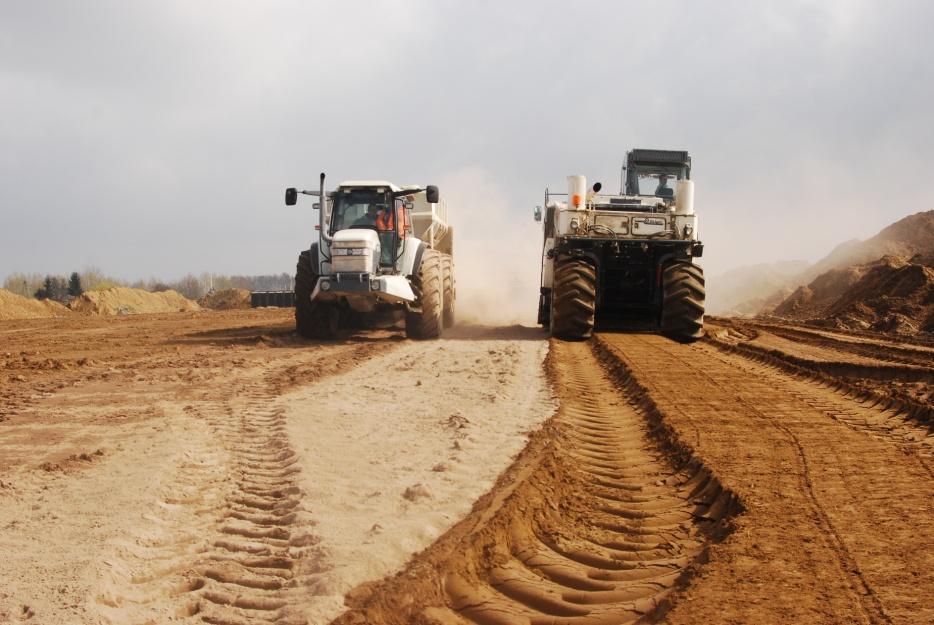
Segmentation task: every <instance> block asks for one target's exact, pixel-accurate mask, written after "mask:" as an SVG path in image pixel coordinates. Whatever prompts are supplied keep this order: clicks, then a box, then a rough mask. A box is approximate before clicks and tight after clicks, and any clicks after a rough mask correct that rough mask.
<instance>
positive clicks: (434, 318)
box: [405, 249, 444, 339]
mask: <svg viewBox="0 0 934 625" xmlns="http://www.w3.org/2000/svg"><path fill="white" fill-rule="evenodd" d="M443 273H444V268H443V260H442V256H441V253H440V252H438V251H437V250H432V249H426V250H425V251H424V253H422V262H421V264H420V265H419V267H418V272H417V273H416V274H415V275H414V276H413V277H412V290H413V291H415V298H416V299H415V303H416V305H417V306H418V307H419V310H418V311H406V313H405V335H406V336H407V337H409V338H410V339H436V338H438V337H439V336H441V329H442V327H443V305H444V302H443V297H444V295H443V292H444V284H443V279H444V278H443Z"/></svg>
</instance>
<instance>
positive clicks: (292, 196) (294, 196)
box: [285, 189, 298, 206]
mask: <svg viewBox="0 0 934 625" xmlns="http://www.w3.org/2000/svg"><path fill="white" fill-rule="evenodd" d="M296 202H298V190H297V189H286V190H285V205H286V206H295V203H296Z"/></svg>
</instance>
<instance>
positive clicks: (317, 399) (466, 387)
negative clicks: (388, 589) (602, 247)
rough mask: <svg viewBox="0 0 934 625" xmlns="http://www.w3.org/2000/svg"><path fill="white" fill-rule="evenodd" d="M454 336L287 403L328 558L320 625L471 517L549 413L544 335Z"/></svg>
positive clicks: (314, 605) (313, 609) (404, 351)
mask: <svg viewBox="0 0 934 625" xmlns="http://www.w3.org/2000/svg"><path fill="white" fill-rule="evenodd" d="M450 334H451V336H452V338H446V339H444V340H440V341H431V342H420V343H406V344H405V345H402V346H400V347H399V348H398V349H395V350H393V351H391V352H389V353H387V354H385V355H383V356H380V357H378V358H375V359H373V360H371V361H369V362H367V363H365V364H364V365H362V366H360V367H358V368H356V369H355V370H353V371H351V372H350V373H348V374H346V375H342V376H338V377H333V378H330V379H328V380H326V381H324V382H322V383H320V384H317V385H314V386H311V387H308V388H303V389H300V390H297V391H294V392H293V393H290V394H288V395H286V396H283V397H282V398H281V404H280V405H282V406H284V407H286V410H287V415H288V422H289V426H288V431H289V434H290V438H291V440H292V441H293V445H294V446H295V448H296V450H297V451H298V453H299V455H300V456H301V458H302V460H301V462H300V464H301V466H302V473H301V476H302V478H301V483H302V486H303V488H304V490H305V493H306V496H307V498H308V500H309V501H311V502H314V503H313V512H312V518H314V520H315V521H316V523H315V528H314V531H315V534H316V535H317V536H318V537H320V539H321V545H322V547H323V548H324V549H325V550H326V552H327V558H326V560H327V564H326V566H327V567H328V571H327V572H326V574H325V575H323V576H322V578H321V585H320V587H319V590H318V592H320V593H322V594H321V596H320V597H315V598H313V599H311V601H310V607H309V608H308V609H307V610H306V612H305V614H306V616H307V617H308V618H309V620H310V621H311V622H313V623H323V622H326V621H327V620H330V619H331V618H333V617H334V616H336V615H337V614H338V613H339V612H340V611H341V610H342V609H343V607H344V594H345V593H346V592H347V591H349V590H351V589H352V588H353V587H354V586H356V585H357V584H359V583H361V582H365V581H370V580H375V579H379V578H381V577H383V576H384V575H386V574H389V573H393V572H395V571H396V570H397V569H399V568H400V567H401V566H402V565H404V564H405V563H406V561H407V560H408V559H409V557H410V556H411V554H412V553H414V552H416V551H420V550H422V549H424V548H425V547H427V546H428V545H429V544H431V542H432V541H433V540H435V539H436V538H437V537H438V536H440V535H441V534H442V533H443V532H445V531H447V530H448V529H449V528H450V527H451V526H452V525H454V523H455V522H457V521H458V520H460V519H461V518H462V517H463V516H464V515H466V514H467V513H468V512H469V511H470V509H471V506H472V505H473V502H474V501H475V500H476V499H478V498H479V497H480V496H481V495H483V494H484V493H485V492H486V491H487V490H489V488H490V487H491V486H492V485H493V483H494V481H495V480H496V478H497V477H498V475H499V474H500V472H502V471H503V470H504V469H505V468H506V467H507V466H508V464H509V463H510V462H511V461H512V460H513V459H514V457H515V456H516V455H517V454H518V453H519V452H520V451H521V450H522V448H523V447H524V446H525V443H526V441H527V435H528V434H529V433H530V432H531V431H534V430H536V429H538V427H539V426H540V425H541V424H542V422H543V421H544V420H545V419H546V418H548V417H549V416H551V414H552V412H553V406H552V404H551V402H550V400H549V394H548V393H549V392H548V390H547V389H546V387H545V383H544V376H543V375H542V370H543V369H542V362H543V359H544V356H545V352H546V349H547V343H546V342H544V341H543V340H541V339H542V337H541V333H540V332H539V331H538V330H534V329H532V330H526V329H521V328H517V329H516V330H515V331H513V332H506V333H501V336H499V337H497V336H495V335H490V334H489V333H487V332H484V331H482V330H479V331H477V330H474V331H464V330H455V331H454V332H452V333H450ZM514 336H517V337H520V340H515V339H514V338H510V337H514ZM335 467H339V470H335Z"/></svg>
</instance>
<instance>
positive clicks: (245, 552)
mask: <svg viewBox="0 0 934 625" xmlns="http://www.w3.org/2000/svg"><path fill="white" fill-rule="evenodd" d="M290 314H291V312H290V311H250V312H230V313H197V314H183V315H168V316H148V317H133V318H129V317H124V318H114V319H101V318H97V319H94V318H83V319H69V320H67V322H61V323H59V324H58V325H57V327H56V328H55V330H54V331H53V330H52V329H51V328H50V327H49V322H42V323H39V322H18V323H15V324H13V323H11V324H6V325H5V326H4V327H3V328H0V332H2V333H3V336H4V350H7V351H4V352H0V355H2V357H3V359H4V360H3V361H2V362H3V369H2V370H0V376H2V377H0V379H2V381H3V386H2V392H3V403H2V415H3V416H2V419H3V422H2V423H0V449H2V452H0V467H2V468H0V528H3V530H2V535H0V552H2V553H3V555H4V557H3V558H2V559H0V580H2V584H0V622H7V621H14V620H20V619H24V620H30V621H31V622H41V623H100V622H110V623H160V622H167V621H169V620H173V619H186V618H189V617H190V618H191V620H193V621H196V622H197V621H204V622H211V623H253V622H268V621H275V622H285V623H290V622H298V623H304V622H315V623H316V622H324V621H327V620H328V619H330V618H331V617H333V616H335V615H337V614H338V613H339V612H340V611H341V610H342V609H343V596H344V594H345V593H346V592H347V591H349V590H350V589H352V588H353V587H354V586H356V585H357V584H359V583H361V582H364V581H367V580H372V579H379V578H380V577H382V576H384V575H386V574H388V573H392V572H393V571H395V570H397V569H398V568H399V567H401V566H403V565H404V564H405V562H406V561H407V560H408V559H409V557H410V556H411V555H412V553H414V552H417V551H418V550H420V549H422V548H424V547H426V546H428V545H429V544H430V543H431V542H432V541H433V540H434V539H435V538H436V537H437V536H439V535H441V534H442V533H444V532H445V531H446V530H447V529H449V528H450V527H451V526H452V525H453V524H454V523H456V522H457V521H458V520H459V519H460V518H462V517H463V516H464V515H465V514H467V513H468V512H469V511H470V508H471V505H472V503H473V501H474V500H476V499H477V498H478V497H480V496H481V495H482V494H483V493H484V492H485V491H487V490H488V489H489V488H490V487H491V485H492V484H493V482H494V481H495V479H496V477H497V476H498V475H499V474H500V473H501V472H502V471H503V470H504V469H505V468H506V467H507V466H508V464H509V463H510V462H511V460H512V459H513V457H514V456H515V455H516V454H518V453H519V452H520V451H521V450H522V448H523V447H524V445H525V442H526V440H527V436H528V433H529V432H531V431H534V430H536V429H538V428H539V427H540V425H541V423H542V422H544V421H545V420H546V419H548V418H549V417H550V416H551V414H552V413H553V410H554V407H553V402H552V400H551V396H550V393H549V391H548V388H547V384H546V381H545V377H544V373H543V369H542V361H543V359H544V356H545V353H546V350H547V345H546V344H545V343H544V342H543V341H542V340H541V338H540V336H539V334H538V332H537V331H535V330H531V331H530V330H525V329H522V328H504V329H500V330H483V329H479V330H477V329H473V330H472V329H470V328H467V329H459V330H458V331H456V332H452V333H451V334H450V336H449V338H446V339H445V340H443V341H434V342H420V343H415V342H411V341H405V340H404V339H402V337H401V336H400V335H399V333H391V332H369V333H365V334H360V335H355V336H348V337H345V339H344V340H342V341H338V342H332V343H327V344H324V343H314V342H308V341H302V340H300V339H297V338H296V337H295V336H294V333H293V332H292V321H291V318H290ZM530 339H531V340H530Z"/></svg>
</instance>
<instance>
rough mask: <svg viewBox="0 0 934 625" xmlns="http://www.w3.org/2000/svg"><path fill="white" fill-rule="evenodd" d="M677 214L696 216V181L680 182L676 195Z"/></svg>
mask: <svg viewBox="0 0 934 625" xmlns="http://www.w3.org/2000/svg"><path fill="white" fill-rule="evenodd" d="M675 214H676V215H693V214H694V181H693V180H679V181H678V189H677V192H676V193H675Z"/></svg>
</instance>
